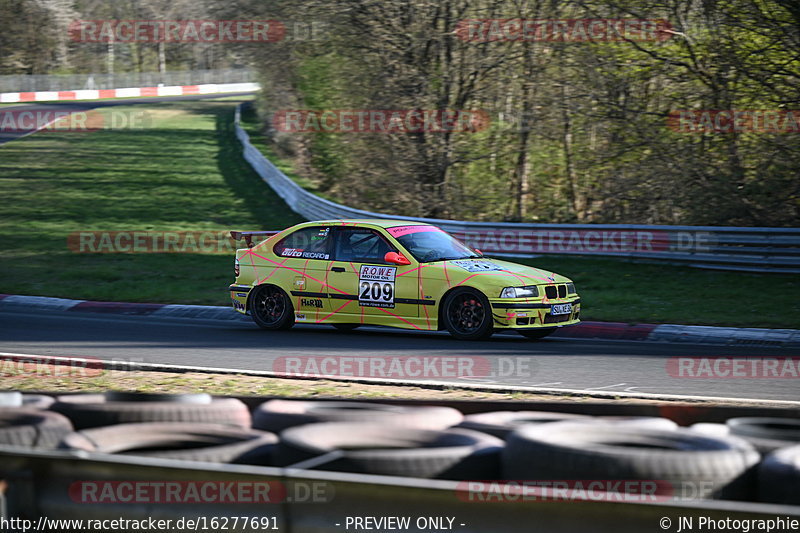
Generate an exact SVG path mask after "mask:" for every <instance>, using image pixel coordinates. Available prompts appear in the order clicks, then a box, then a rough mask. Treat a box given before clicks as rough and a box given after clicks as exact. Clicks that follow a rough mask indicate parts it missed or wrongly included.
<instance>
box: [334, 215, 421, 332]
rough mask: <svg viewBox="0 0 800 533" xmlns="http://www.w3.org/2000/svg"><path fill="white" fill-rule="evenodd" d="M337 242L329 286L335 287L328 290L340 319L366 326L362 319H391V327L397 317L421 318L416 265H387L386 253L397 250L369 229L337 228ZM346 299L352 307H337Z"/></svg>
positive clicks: (346, 305)
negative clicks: (350, 320) (340, 301)
mask: <svg viewBox="0 0 800 533" xmlns="http://www.w3.org/2000/svg"><path fill="white" fill-rule="evenodd" d="M334 242H335V245H334V254H333V259H334V260H333V261H332V262H331V263H330V266H329V268H330V272H329V273H328V282H329V284H330V285H331V286H332V287H334V289H329V295H330V298H331V306H332V308H333V310H334V311H335V312H336V314H337V316H338V317H339V318H345V317H346V319H351V318H352V321H353V322H354V323H361V322H363V318H362V317H369V318H374V319H378V318H380V319H390V320H387V321H386V322H387V323H391V322H392V321H393V320H396V317H409V318H416V317H418V316H419V277H418V275H419V270H415V268H416V267H417V266H418V265H417V264H415V263H416V262H412V264H411V265H394V264H390V263H388V262H386V261H385V260H384V256H385V255H386V253H387V252H393V251H397V249H396V248H395V247H394V246H392V245H391V244H390V243H389V241H388V239H386V238H385V237H384V236H383V235H381V234H380V233H378V232H377V231H375V230H373V229H370V228H363V227H338V228H336V232H335V241H334ZM336 289H338V290H336ZM340 291H341V292H340ZM345 299H347V300H351V301H352V303H350V304H345V303H344V302H342V304H338V303H337V301H339V300H345ZM353 300H354V301H353ZM347 315H350V316H347ZM371 322H376V320H371ZM377 322H384V321H383V320H377Z"/></svg>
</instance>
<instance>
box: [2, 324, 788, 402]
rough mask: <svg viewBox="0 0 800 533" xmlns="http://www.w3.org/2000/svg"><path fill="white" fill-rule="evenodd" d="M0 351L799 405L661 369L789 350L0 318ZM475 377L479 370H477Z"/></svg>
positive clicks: (747, 386)
mask: <svg viewBox="0 0 800 533" xmlns="http://www.w3.org/2000/svg"><path fill="white" fill-rule="evenodd" d="M0 352H5V353H17V354H31V355H46V356H65V357H90V358H97V359H115V360H124V361H133V362H145V363H162V364H164V363H166V364H174V365H191V366H202V367H216V368H231V369H243V370H256V371H275V370H282V369H283V367H280V366H279V365H277V366H276V364H275V363H276V361H281V359H280V358H282V357H283V358H286V357H293V358H300V359H299V360H302V361H307V360H308V359H302V358H309V357H316V358H320V357H323V356H325V357H334V358H335V357H345V356H349V357H375V356H378V357H383V358H390V357H392V356H393V357H409V356H416V357H422V356H428V357H436V356H438V357H451V358H452V357H457V358H463V359H461V360H467V361H469V360H472V361H479V362H480V361H484V362H485V361H488V362H490V363H491V365H492V366H491V371H489V372H486V371H483V372H480V371H479V372H476V373H475V374H473V375H472V376H467V375H458V376H456V377H449V378H440V377H437V376H435V375H433V374H426V375H425V376H424V377H425V378H429V379H432V380H436V381H449V382H452V383H454V384H463V383H473V384H474V383H487V384H496V385H511V386H518V387H519V386H521V387H544V388H554V389H573V390H577V391H607V392H623V393H624V392H628V393H630V392H634V393H650V394H669V395H687V396H702V397H726V398H740V399H765V400H782V401H787V400H788V401H798V402H800V379H797V378H794V379H792V378H770V379H764V378H761V379H730V378H715V379H705V378H678V377H673V375H671V373H670V372H669V370H668V368H670V367H669V366H668V365H670V363H669V361H670V358H673V357H679V356H680V357H718V356H721V357H765V356H771V357H790V356H791V357H798V356H800V353H799V351H798V350H796V349H787V348H777V347H765V348H762V347H759V348H755V347H741V346H710V345H692V344H666V343H657V342H652V341H611V340H589V339H580V340H576V339H566V338H550V339H545V340H542V341H538V342H535V341H529V340H527V339H524V338H523V337H520V336H517V335H495V336H494V337H492V338H491V339H490V340H488V341H480V342H465V341H458V340H455V339H452V338H450V337H449V336H448V335H447V334H444V333H429V332H410V331H403V330H395V329H389V328H363V329H359V330H357V331H354V332H349V333H344V332H340V331H337V330H335V329H333V328H331V327H327V326H306V325H304V326H295V327H294V328H293V329H291V330H289V331H283V332H266V331H262V330H260V329H258V328H257V327H255V326H254V325H253V324H251V323H249V322H247V321H241V322H239V321H231V322H227V321H210V320H186V319H183V320H180V319H167V318H163V317H161V318H156V317H137V316H109V315H103V314H96V313H81V314H76V313H69V314H67V313H47V314H42V313H36V312H30V313H27V312H23V313H20V312H14V313H9V312H0ZM469 358H472V359H469ZM285 360H286V359H283V361H285ZM337 361H341V360H337ZM673 363H674V361H673ZM303 368H304V369H306V367H303ZM476 368H482V367H481V364H480V363H478V364H477V366H476ZM672 368H673V369H674V367H672ZM492 373H494V375H492ZM672 374H674V372H673V373H672ZM370 375H371V376H372V377H395V376H381V375H378V374H370ZM413 379H419V378H417V377H415V378H413Z"/></svg>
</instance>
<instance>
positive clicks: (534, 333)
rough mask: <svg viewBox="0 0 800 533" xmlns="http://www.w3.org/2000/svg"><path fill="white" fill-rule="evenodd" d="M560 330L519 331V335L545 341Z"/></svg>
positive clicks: (537, 329)
mask: <svg viewBox="0 0 800 533" xmlns="http://www.w3.org/2000/svg"><path fill="white" fill-rule="evenodd" d="M557 329H558V328H536V329H518V330H517V333H519V334H520V335H522V336H523V337H526V338H528V339H543V338H545V337H547V336H548V335H550V334H551V333H554V332H555V330H557Z"/></svg>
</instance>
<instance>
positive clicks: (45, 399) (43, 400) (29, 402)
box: [22, 394, 56, 409]
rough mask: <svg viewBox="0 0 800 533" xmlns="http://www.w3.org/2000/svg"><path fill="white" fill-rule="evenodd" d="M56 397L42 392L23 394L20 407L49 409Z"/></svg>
mask: <svg viewBox="0 0 800 533" xmlns="http://www.w3.org/2000/svg"><path fill="white" fill-rule="evenodd" d="M55 401H56V399H55V398H53V397H52V396H45V395H44V394H23V395H22V407H26V408H29V409H49V408H50V406H51V405H53V402H55Z"/></svg>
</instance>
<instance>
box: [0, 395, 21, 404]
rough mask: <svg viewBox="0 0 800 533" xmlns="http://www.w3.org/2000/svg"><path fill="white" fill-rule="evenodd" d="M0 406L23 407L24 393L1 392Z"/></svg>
mask: <svg viewBox="0 0 800 533" xmlns="http://www.w3.org/2000/svg"><path fill="white" fill-rule="evenodd" d="M0 407H22V393H21V392H0Z"/></svg>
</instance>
